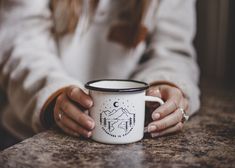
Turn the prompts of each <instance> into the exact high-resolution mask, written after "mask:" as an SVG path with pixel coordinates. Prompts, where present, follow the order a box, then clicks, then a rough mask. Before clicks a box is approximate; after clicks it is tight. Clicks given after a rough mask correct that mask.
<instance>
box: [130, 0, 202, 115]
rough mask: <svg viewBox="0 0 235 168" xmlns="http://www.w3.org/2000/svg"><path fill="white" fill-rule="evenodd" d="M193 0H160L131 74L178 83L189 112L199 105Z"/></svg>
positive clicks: (142, 78)
mask: <svg viewBox="0 0 235 168" xmlns="http://www.w3.org/2000/svg"><path fill="white" fill-rule="evenodd" d="M195 20H196V19H195V0H173V1H172V0H164V1H161V3H160V6H159V9H158V12H157V15H156V23H155V29H154V31H153V32H152V33H151V37H150V41H149V43H148V45H147V49H146V53H147V54H144V57H146V55H148V59H146V58H145V59H143V60H145V61H143V62H141V63H140V65H139V67H138V68H137V69H136V71H135V73H134V78H135V79H138V80H143V81H146V82H148V83H157V82H160V83H161V82H166V83H172V84H173V85H176V86H177V87H179V88H180V89H181V90H182V91H183V92H184V94H185V95H186V97H187V98H188V99H189V106H190V110H189V114H190V115H192V114H193V113H194V112H196V111H197V110H198V109H199V106H200V101H199V95H200V91H199V88H198V80H199V69H198V65H197V63H196V54H195V51H194V47H193V44H192V43H193V39H194V36H195V27H196V23H195Z"/></svg>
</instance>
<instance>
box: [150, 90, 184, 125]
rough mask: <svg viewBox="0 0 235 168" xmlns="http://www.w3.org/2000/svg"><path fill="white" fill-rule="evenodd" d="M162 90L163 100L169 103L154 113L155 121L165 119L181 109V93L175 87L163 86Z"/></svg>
mask: <svg viewBox="0 0 235 168" xmlns="http://www.w3.org/2000/svg"><path fill="white" fill-rule="evenodd" d="M160 89H161V93H162V98H163V99H164V100H167V101H166V102H165V103H164V104H163V105H162V106H160V107H159V108H157V109H156V110H155V111H154V112H153V113H152V119H153V120H157V119H160V118H164V117H165V116H167V115H169V114H170V113H172V112H174V111H175V110H176V109H177V108H178V107H179V103H180V101H181V99H182V96H183V95H182V93H181V91H180V90H179V89H177V88H174V87H169V86H162V87H161V88H160Z"/></svg>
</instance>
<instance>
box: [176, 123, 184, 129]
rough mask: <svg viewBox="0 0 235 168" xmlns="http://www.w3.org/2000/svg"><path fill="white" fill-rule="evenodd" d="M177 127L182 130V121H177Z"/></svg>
mask: <svg viewBox="0 0 235 168" xmlns="http://www.w3.org/2000/svg"><path fill="white" fill-rule="evenodd" d="M177 127H178V128H177V129H178V130H182V129H183V127H184V125H183V123H182V122H179V123H178V124H177Z"/></svg>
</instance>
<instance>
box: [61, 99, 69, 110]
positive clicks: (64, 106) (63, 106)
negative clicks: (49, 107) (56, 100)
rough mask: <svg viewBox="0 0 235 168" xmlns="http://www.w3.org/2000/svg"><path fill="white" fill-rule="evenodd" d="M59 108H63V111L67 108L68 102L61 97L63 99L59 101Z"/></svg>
mask: <svg viewBox="0 0 235 168" xmlns="http://www.w3.org/2000/svg"><path fill="white" fill-rule="evenodd" d="M61 108H62V109H63V110H64V111H67V110H68V108H69V104H68V102H67V101H66V100H64V99H63V101H62V102H61Z"/></svg>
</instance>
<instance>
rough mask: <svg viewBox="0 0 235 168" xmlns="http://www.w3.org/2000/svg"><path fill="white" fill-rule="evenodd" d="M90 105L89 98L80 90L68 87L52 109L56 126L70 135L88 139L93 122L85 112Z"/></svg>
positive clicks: (93, 125) (91, 102) (90, 100)
mask: <svg viewBox="0 0 235 168" xmlns="http://www.w3.org/2000/svg"><path fill="white" fill-rule="evenodd" d="M92 105H93V101H92V99H91V97H90V96H89V95H87V94H86V93H84V92H83V91H82V90H81V89H80V88H78V87H76V86H70V87H68V88H67V89H66V90H65V91H64V92H63V93H62V94H60V95H59V96H58V97H57V100H56V104H55V108H54V118H55V121H56V124H57V125H58V126H59V127H60V128H61V129H62V130H63V131H64V132H66V133H68V134H70V135H73V136H80V135H82V136H84V137H87V138H89V137H90V136H91V131H92V129H93V128H94V127H95V122H94V120H93V119H92V118H91V117H90V116H88V113H86V112H87V109H89V108H91V107H92Z"/></svg>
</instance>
